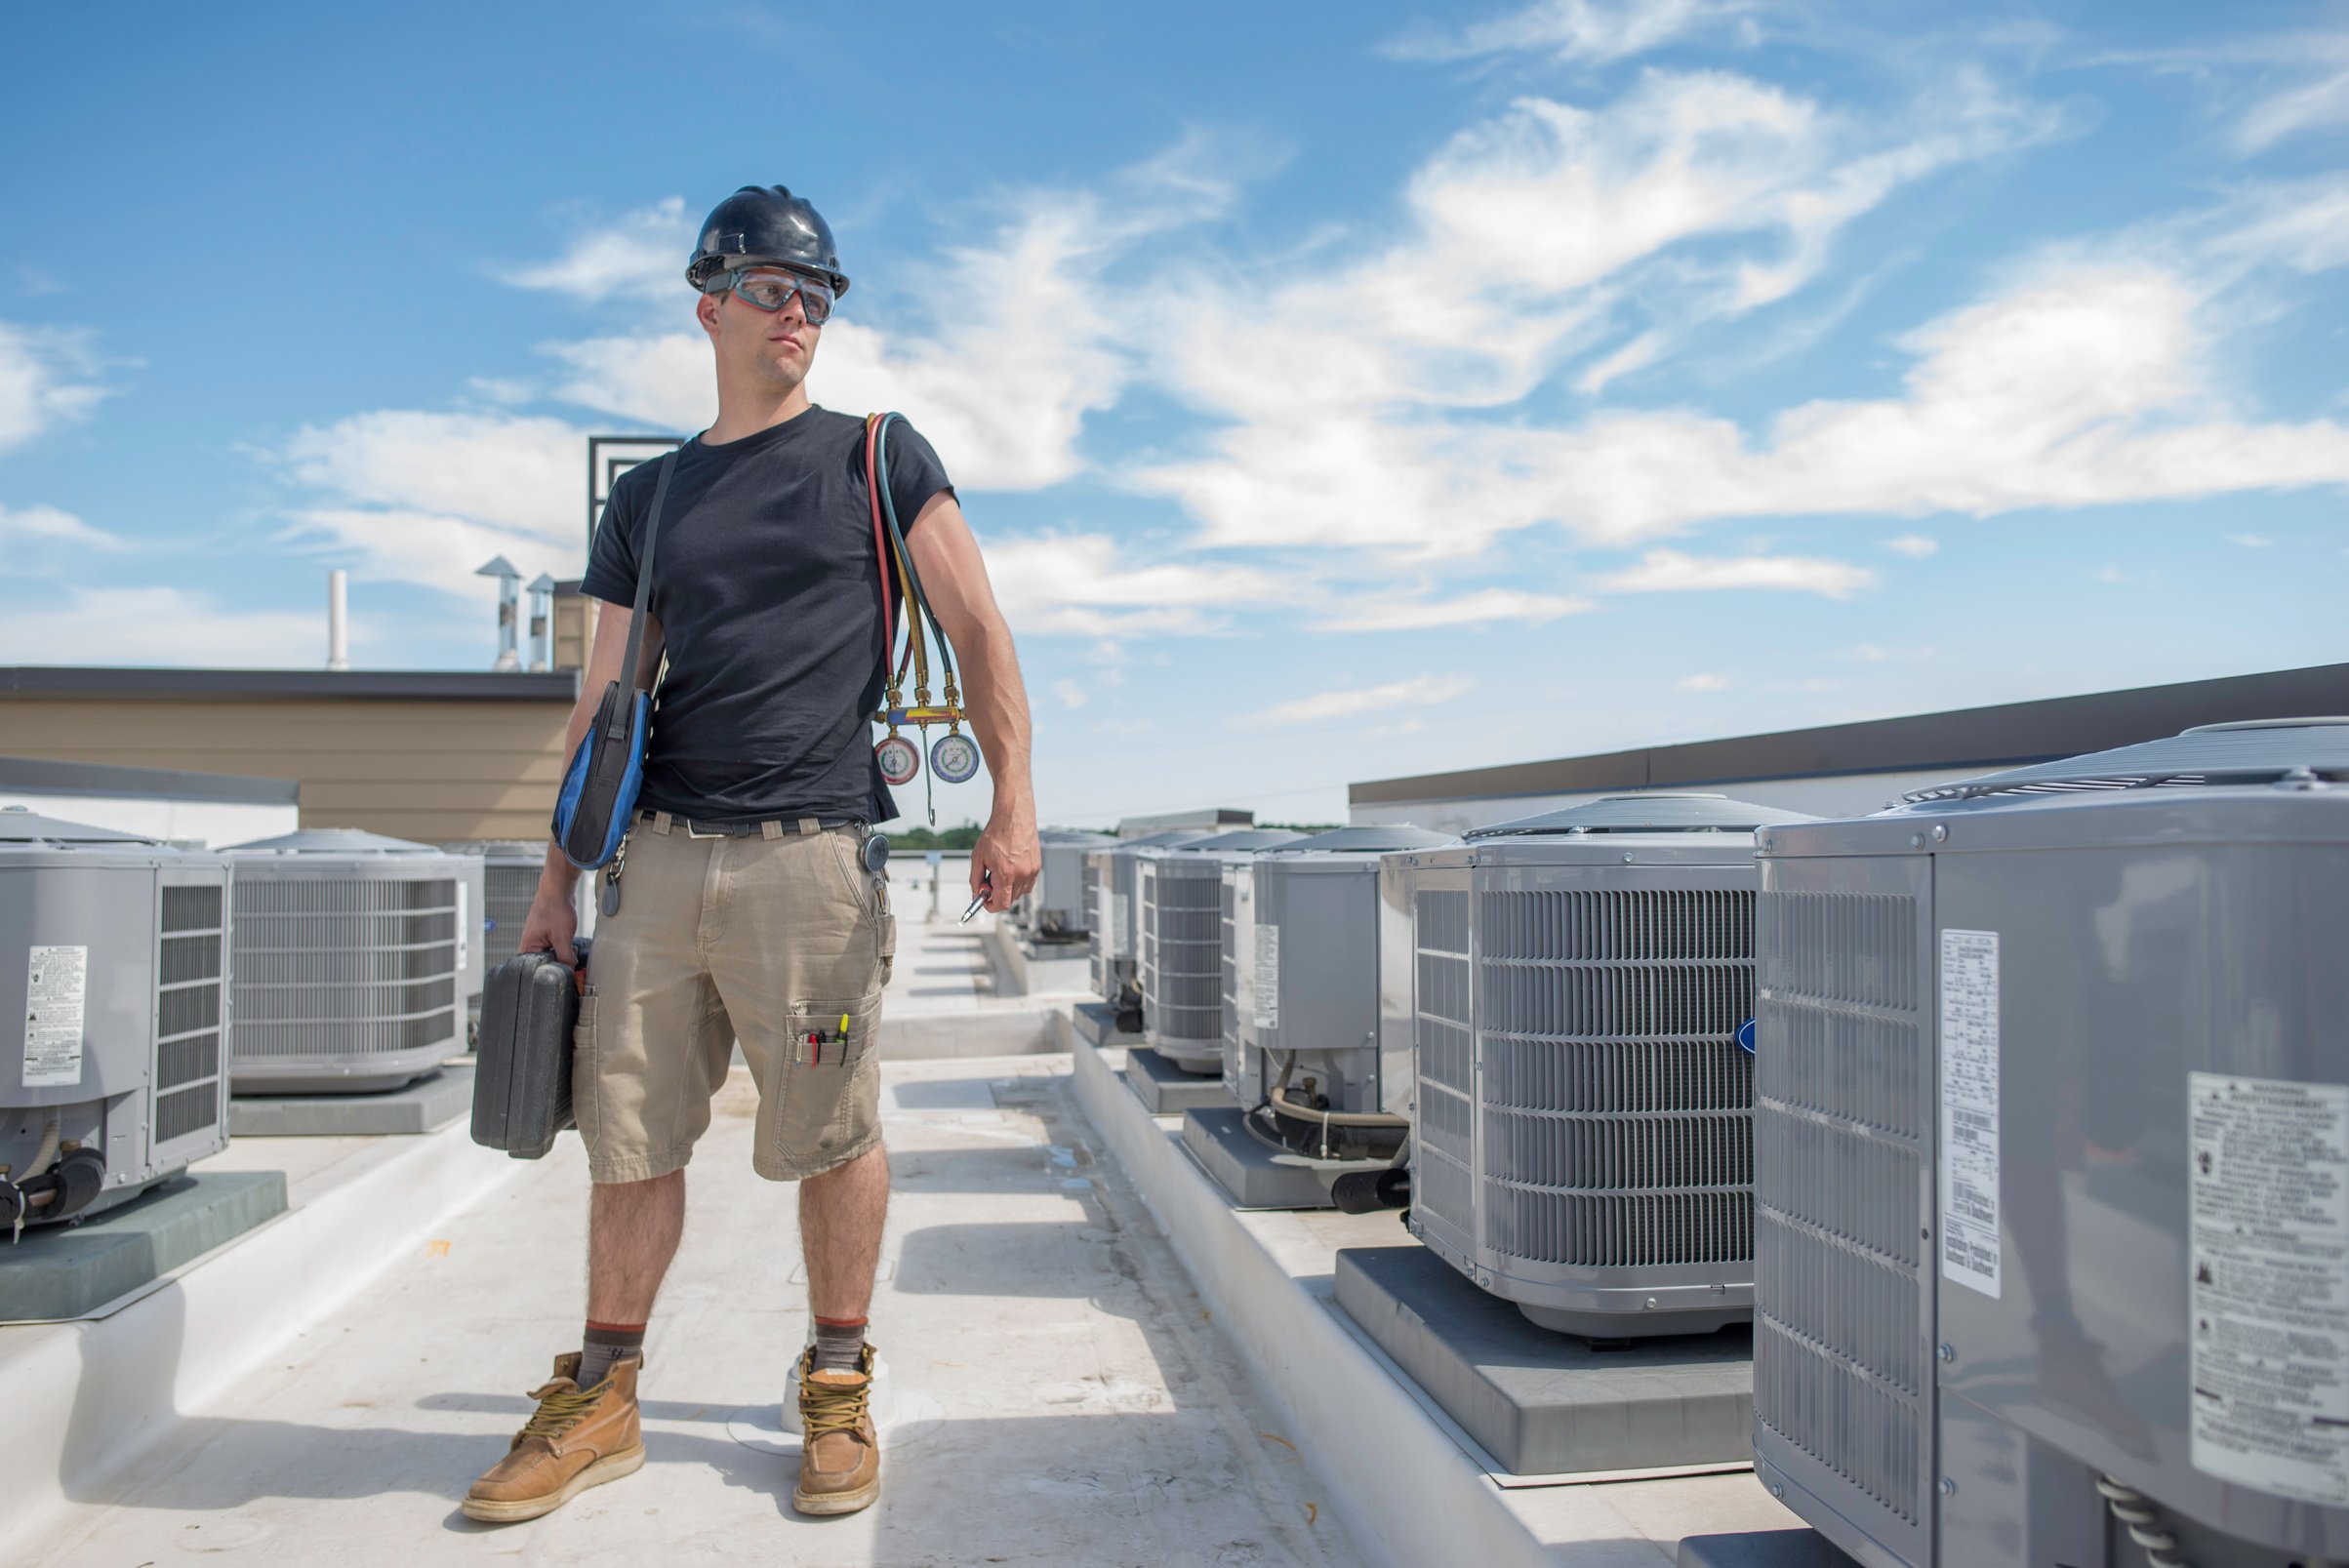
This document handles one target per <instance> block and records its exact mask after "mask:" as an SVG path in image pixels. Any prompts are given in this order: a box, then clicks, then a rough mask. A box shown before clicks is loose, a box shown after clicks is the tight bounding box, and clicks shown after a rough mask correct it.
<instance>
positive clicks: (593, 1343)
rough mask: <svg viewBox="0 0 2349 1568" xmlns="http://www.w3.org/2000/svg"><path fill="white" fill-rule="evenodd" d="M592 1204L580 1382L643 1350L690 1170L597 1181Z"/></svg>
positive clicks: (679, 1228)
mask: <svg viewBox="0 0 2349 1568" xmlns="http://www.w3.org/2000/svg"><path fill="white" fill-rule="evenodd" d="M593 1191H594V1195H593V1196H592V1197H590V1198H589V1199H588V1200H587V1338H586V1342H585V1345H584V1347H583V1348H582V1350H581V1352H580V1356H581V1365H580V1384H581V1387H594V1386H595V1385H596V1384H597V1383H599V1382H601V1381H602V1380H603V1374H604V1373H606V1372H608V1371H610V1370H611V1367H612V1365H613V1363H614V1362H616V1361H619V1360H622V1359H625V1358H626V1357H627V1356H628V1355H631V1354H634V1355H641V1354H642V1352H643V1347H644V1325H645V1324H647V1323H649V1322H650V1321H652V1315H653V1299H654V1298H655V1297H656V1296H658V1295H660V1293H661V1280H662V1278H663V1276H665V1275H666V1274H668V1264H669V1260H670V1259H672V1258H674V1257H675V1256H676V1255H677V1242H678V1240H679V1239H680V1238H681V1237H682V1236H683V1235H684V1234H685V1173H684V1172H683V1171H671V1172H669V1173H668V1175H667V1176H656V1177H654V1178H653V1179H652V1180H651V1181H649V1182H599V1183H597V1184H596V1186H595V1187H594V1189H593Z"/></svg>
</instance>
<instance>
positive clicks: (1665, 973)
mask: <svg viewBox="0 0 2349 1568" xmlns="http://www.w3.org/2000/svg"><path fill="white" fill-rule="evenodd" d="M1807 820H1808V819H1807V818H1804V817H1802V816H1801V815H1800V814H1798V813H1795V812H1787V811H1779V810H1775V809H1773V808H1771V807H1767V806H1756V805H1751V804H1748V803H1746V802H1743V801H1736V800H1729V799H1725V798H1723V797H1721V796H1719V795H1668V794H1660V793H1659V794H1646V795H1625V796H1614V797H1608V798H1604V799H1600V800H1597V801H1593V802H1591V803H1589V804H1587V805H1582V806H1573V807H1569V808H1567V809H1565V810H1563V811H1557V812H1551V813H1548V814H1546V815H1543V816H1539V817H1530V818H1526V819H1524V820H1522V821H1520V822H1515V823H1504V824H1500V825H1498V826H1493V827H1486V828H1480V829H1478V830H1477V831H1475V832H1473V833H1471V834H1470V835H1469V836H1468V841H1467V842H1466V843H1465V844H1463V845H1461V846H1460V847H1459V848H1456V849H1446V850H1436V851H1432V852H1418V853H1414V854H1411V855H1407V856H1402V857H1397V860H1400V861H1402V862H1404V863H1405V864H1404V865H1403V866H1401V867H1399V868H1398V869H1397V873H1396V874H1397V876H1401V877H1404V878H1406V879H1407V883H1408V897H1409V900H1410V904H1411V906H1412V907H1413V909H1414V913H1415V916H1416V919H1415V921H1414V928H1413V935H1412V937H1411V941H1412V943H1413V945H1414V950H1413V951H1412V952H1411V954H1410V958H1411V962H1410V965H1409V968H1410V972H1411V975H1412V980H1413V992H1412V1000H1411V1010H1410V1013H1409V1015H1408V1016H1409V1017H1410V1018H1411V1019H1412V1021H1413V1025H1412V1035H1413V1041H1414V1047H1415V1051H1414V1054H1415V1071H1414V1074H1413V1076H1414V1078H1415V1093H1416V1096H1417V1110H1416V1114H1415V1117H1414V1121H1413V1129H1414V1130H1413V1137H1412V1156H1411V1163H1412V1198H1413V1204H1412V1210H1411V1227H1412V1229H1413V1231H1414V1232H1415V1233H1416V1234H1417V1235H1418V1236H1419V1237H1420V1239H1421V1240H1422V1241H1424V1242H1426V1243H1427V1245H1428V1246H1429V1248H1430V1249H1431V1250H1433V1251H1434V1252H1436V1253H1437V1254H1438V1256H1439V1257H1441V1258H1443V1259H1444V1260H1446V1261H1447V1262H1449V1263H1450V1264H1451V1265H1452V1266H1454V1267H1456V1268H1458V1269H1460V1270H1461V1271H1462V1272H1463V1273H1465V1274H1467V1275H1469V1277H1471V1278H1472V1279H1474V1280H1476V1282H1477V1283H1478V1284H1479V1285H1481V1286H1483V1287H1484V1288H1485V1289H1486V1290H1489V1291H1491V1292H1492V1293H1493V1294H1495V1295H1497V1296H1501V1297H1504V1298H1506V1299H1508V1300H1510V1301H1512V1302H1515V1303H1516V1304H1517V1305H1518V1307H1519V1310H1520V1311H1522V1312H1523V1313H1524V1314H1525V1315H1526V1316H1527V1317H1528V1318H1530V1319H1532V1320H1533V1321H1534V1322H1536V1323H1539V1324H1542V1325H1543V1326H1544V1327H1547V1328H1553V1329H1557V1330H1559V1331H1561V1332H1565V1333H1572V1334H1584V1335H1591V1336H1595V1337H1601V1338H1621V1337H1629V1336H1638V1335H1649V1334H1686V1333H1703V1332H1709V1331H1711V1330H1713V1329H1717V1328H1720V1327H1721V1326H1723V1325H1724V1324H1727V1323H1731V1322H1736V1321H1740V1320H1742V1319H1744V1318H1745V1317H1746V1316H1748V1315H1749V1313H1750V1312H1751V1310H1752V1302H1753V1277H1754V1276H1753V1224H1752V1215H1753V1190H1752V1182H1753V1139H1752V1133H1753V1120H1752V1118H1753V1110H1752V1103H1753V1102H1752V1097H1753V1071H1752V1062H1753V1058H1752V1056H1751V1055H1749V1054H1748V1053H1747V1052H1746V1051H1745V1050H1744V1049H1742V1048H1741V1047H1740V1044H1739V1039H1738V1036H1739V1031H1740V1029H1741V1028H1742V1027H1743V1026H1744V1025H1745V1024H1746V1022H1747V1021H1748V1020H1749V1019H1750V1018H1751V1017H1752V1016H1753V1005H1752V999H1753V973H1754V959H1753V951H1754V949H1753V908H1754V895H1755V891H1756V889H1757V887H1758V886H1759V884H1760V873H1759V871H1758V869H1757V867H1756V865H1755V862H1754V838H1753V829H1754V828H1755V827H1757V826H1759V825H1761V824H1764V823H1789V822H1804V821H1807ZM1409 863H1416V864H1409ZM1398 956H1399V955H1398Z"/></svg>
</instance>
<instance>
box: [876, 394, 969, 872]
mask: <svg viewBox="0 0 2349 1568" xmlns="http://www.w3.org/2000/svg"><path fill="white" fill-rule="evenodd" d="M903 419H904V416H903V415H898V414H871V415H868V416H866V419H865V489H866V493H867V496H868V498H869V499H870V501H871V507H872V548H873V553H874V554H875V555H876V556H877V557H878V559H879V561H880V566H881V648H882V656H881V664H882V668H883V669H884V670H887V671H888V675H887V693H886V697H885V700H884V702H883V704H882V707H881V711H879V712H878V713H875V714H874V715H873V720H874V722H875V723H879V724H886V725H887V726H889V733H888V735H886V736H885V737H883V738H882V740H881V743H880V744H878V745H876V746H874V747H873V748H872V749H873V755H874V756H875V757H877V758H878V759H879V761H880V765H881V777H882V778H883V779H885V780H887V781H888V783H889V784H890V785H891V786H892V787H895V786H896V785H899V784H911V783H912V782H913V776H914V775H915V774H916V773H919V772H920V771H921V748H920V747H918V746H916V745H915V744H913V743H912V742H911V741H909V740H908V739H906V737H905V736H903V735H901V734H899V733H898V731H899V729H900V727H901V726H903V725H908V724H911V725H912V726H913V727H914V728H916V729H918V730H920V731H922V732H923V734H924V735H925V736H926V735H927V734H928V731H929V728H930V726H931V725H933V724H944V725H946V727H947V733H946V734H944V735H942V736H940V737H939V738H938V739H937V740H936V741H935V742H933V743H931V744H930V747H929V752H930V772H931V774H932V775H933V776H934V777H935V778H938V779H944V780H945V781H946V782H947V783H948V784H968V783H970V781H971V780H973V779H975V778H977V777H978V775H979V761H980V758H979V747H978V744H977V743H976V742H975V741H973V740H972V739H971V737H969V736H967V735H964V734H963V733H962V724H963V720H964V719H965V718H967V717H968V716H969V715H968V714H966V713H965V712H964V711H963V708H962V693H961V691H960V690H959V689H958V688H957V687H956V685H955V683H954V650H953V647H952V644H950V643H949V642H948V641H947V636H946V628H945V627H944V626H942V625H940V624H939V623H938V616H937V613H936V612H935V611H933V610H932V609H931V608H930V597H929V595H928V594H927V593H925V592H923V591H922V586H921V572H920V570H919V569H918V568H916V567H915V566H914V564H913V556H912V553H911V551H910V550H908V549H907V548H906V535H905V531H904V530H903V529H902V528H900V527H899V526H898V521H897V499H896V497H895V496H894V495H892V494H891V492H890V489H889V426H890V425H891V424H892V423H893V422H902V420H903ZM892 579H894V580H895V582H896V583H897V584H898V592H899V596H900V600H901V602H902V603H903V604H904V605H905V606H906V643H905V646H904V647H903V648H902V649H900V648H897V628H896V626H895V625H894V624H893V623H892V617H891V614H890V605H889V584H890V582H891V581H892ZM931 637H935V638H937V639H938V667H939V671H940V673H941V675H942V676H943V677H944V679H945V691H944V692H943V694H942V696H943V698H944V701H942V702H939V703H935V704H934V703H932V702H931V701H930V651H929V646H928V643H929V638H931ZM892 650H895V651H896V654H897V658H896V661H895V663H894V664H892V663H891V662H890V659H889V653H890V652H891V651H892ZM909 665H911V668H912V671H913V701H912V703H911V704H908V703H907V702H906V699H905V681H906V670H907V668H908V666H909ZM926 793H927V798H928V805H929V813H930V824H931V825H932V826H936V825H937V824H938V797H937V793H936V791H935V789H927V788H926Z"/></svg>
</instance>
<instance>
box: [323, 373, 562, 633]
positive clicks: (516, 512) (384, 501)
mask: <svg viewBox="0 0 2349 1568" xmlns="http://www.w3.org/2000/svg"><path fill="white" fill-rule="evenodd" d="M584 440H585V432H584V431H582V430H579V429H577V428H575V427H573V426H572V425H569V424H566V423H564V422H562V421H560V420H550V419H543V418H526V417H522V416H516V415H506V414H434V413H424V412H419V411H415V410H403V409H385V410H378V411H376V412H374V413H370V414H358V415H353V416H351V417H350V418H348V419H345V420H339V421H337V422H334V423H333V424H329V425H323V426H308V427H305V428H304V429H303V430H301V431H300V432H298V433H297V434H296V435H295V436H294V437H293V438H292V439H291V440H289V441H288V442H286V444H285V446H284V447H283V448H282V449H281V450H280V451H279V453H278V454H277V457H278V461H279V462H280V463H281V465H282V466H283V467H284V468H285V470H286V472H287V473H288V474H289V475H290V476H291V477H292V478H294V479H295V480H296V481H298V482H299V483H301V484H304V485H306V486H308V487H310V488H311V489H312V490H314V491H316V492H317V493H318V494H317V497H316V499H315V501H314V502H313V503H309V504H306V505H303V506H299V507H297V508H295V509H293V511H292V512H291V513H290V515H291V516H292V518H293V520H294V523H295V525H296V531H297V535H298V537H307V538H309V539H311V540H313V541H324V542H326V543H330V544H331V545H332V546H333V547H334V548H335V550H336V551H337V559H338V560H339V561H340V560H343V559H345V558H349V557H355V563H354V564H356V565H357V566H358V568H359V570H360V571H361V572H362V573H364V574H366V575H369V576H375V577H387V578H392V579H395V580H398V581H400V582H406V583H424V584H425V585H427V586H430V587H434V588H438V589H440V590H441V591H442V592H444V593H448V594H450V595H452V596H455V597H458V598H463V599H466V600H477V599H478V598H480V596H481V595H482V593H483V592H484V591H486V590H485V588H484V585H483V584H482V583H481V582H480V580H479V579H477V578H475V577H474V575H473V570H474V568H476V567H478V566H480V565H481V564H482V563H483V562H484V561H486V560H488V559H489V558H490V557H491V556H493V555H501V554H503V555H506V556H508V557H510V558H511V559H512V561H513V562H514V564H515V565H516V566H518V567H520V568H521V569H522V571H523V573H524V575H525V576H526V577H529V576H536V575H537V574H538V573H540V572H550V573H552V574H553V575H555V576H556V577H576V576H577V575H578V574H579V571H580V568H581V566H582V564H583V563H584V561H585V558H586V553H587V493H586V490H585V488H584V486H585V484H586V479H585V476H584V474H583V471H582V464H581V457H582V454H583V452H584V450H585V449H584V447H583V445H582V443H583V441H584Z"/></svg>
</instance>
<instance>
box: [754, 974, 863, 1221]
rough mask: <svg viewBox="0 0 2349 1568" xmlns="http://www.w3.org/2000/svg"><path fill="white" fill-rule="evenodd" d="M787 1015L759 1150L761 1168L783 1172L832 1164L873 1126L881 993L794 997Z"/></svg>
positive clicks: (795, 1173)
mask: <svg viewBox="0 0 2349 1568" xmlns="http://www.w3.org/2000/svg"><path fill="white" fill-rule="evenodd" d="M788 1017H789V1021H790V1062H789V1065H788V1066H787V1067H786V1068H785V1072H784V1089H783V1097H782V1104H781V1105H779V1106H770V1107H768V1110H769V1113H770V1114H772V1115H773V1117H774V1121H773V1123H772V1126H773V1135H772V1137H771V1138H769V1139H767V1140H765V1143H766V1148H765V1149H764V1150H763V1151H762V1152H764V1153H765V1154H766V1155H767V1160H766V1161H765V1163H766V1164H767V1165H771V1166H772V1167H773V1168H774V1169H773V1171H772V1172H771V1173H762V1174H774V1175H777V1176H781V1177H784V1178H786V1179H789V1178H791V1177H796V1176H800V1175H804V1174H808V1173H811V1172H815V1171H820V1170H824V1169H826V1168H828V1167H830V1166H831V1165H834V1164H837V1163H838V1162H839V1160H840V1158H841V1157H842V1156H843V1155H844V1154H846V1153H850V1152H853V1151H855V1150H856V1149H857V1148H858V1147H859V1146H861V1145H863V1144H865V1143H867V1142H869V1141H870V1138H871V1133H872V1131H873V1130H874V1129H875V1128H877V1127H878V1126H879V1125H880V1082H881V1075H880V1063H879V1061H878V1060H877V1058H876V1056H875V1054H874V1051H873V1041H874V1037H875V1035H876V1033H877V1032H878V1029H879V1026H880V1017H881V1004H880V998H879V997H878V996H877V995H875V996H869V997H860V998H858V999H856V1000H853V1001H850V1000H841V1001H807V1002H795V1003H793V1004H792V1005H791V1009H790V1014H789V1015H788Z"/></svg>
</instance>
